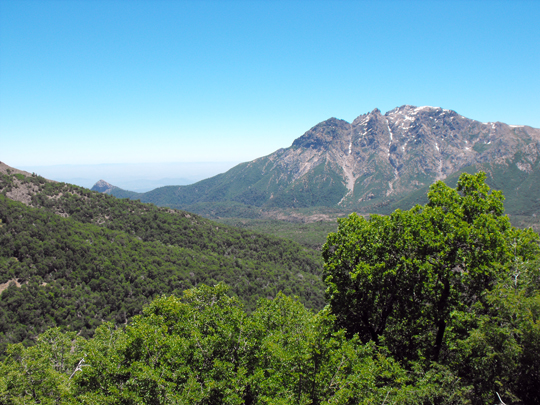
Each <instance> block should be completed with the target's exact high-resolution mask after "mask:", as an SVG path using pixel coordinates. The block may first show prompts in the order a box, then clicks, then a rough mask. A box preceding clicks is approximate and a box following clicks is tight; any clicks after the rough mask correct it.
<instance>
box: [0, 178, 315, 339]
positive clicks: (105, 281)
mask: <svg viewBox="0 0 540 405" xmlns="http://www.w3.org/2000/svg"><path fill="white" fill-rule="evenodd" d="M0 190H1V195H0V221H1V223H0V284H2V285H3V288H5V290H4V291H3V292H2V294H1V295H0V343H1V345H2V346H1V348H0V350H1V349H2V348H3V347H5V344H6V343H10V342H20V341H24V342H26V343H27V344H31V342H32V339H34V338H35V336H37V335H38V334H39V333H41V332H43V331H45V330H46V329H47V328H49V327H53V326H62V327H65V328H67V330H73V331H76V332H77V333H80V334H81V335H82V336H91V335H92V333H93V331H94V329H95V328H96V327H97V326H98V325H99V324H100V323H101V322H103V321H112V322H114V323H126V322H127V321H128V320H129V319H130V318H131V317H132V316H133V315H136V314H138V313H140V311H141V309H142V307H143V305H144V304H146V303H148V302H150V301H151V300H152V299H154V298H155V297H157V296H159V295H161V294H173V293H176V294H178V293H181V292H182V291H183V290H185V289H188V288H191V287H194V286H197V285H198V284H200V283H205V284H209V285H214V284H216V283H218V282H226V283H227V284H228V285H230V286H231V288H232V290H231V292H232V293H233V294H235V295H237V296H238V297H239V299H240V300H241V301H242V302H243V303H244V304H245V306H246V308H247V309H248V310H252V309H254V308H255V305H256V302H257V300H258V299H259V298H262V297H265V298H266V297H274V296H275V295H276V294H277V293H278V292H279V291H283V292H285V293H286V294H294V295H298V296H299V297H300V299H301V300H302V302H304V303H305V304H306V305H307V306H308V307H311V308H317V309H319V308H321V307H322V305H323V290H324V287H323V285H322V281H321V277H320V274H321V270H322V261H321V259H320V257H319V253H317V252H316V251H314V250H310V249H307V248H305V247H302V246H300V245H298V244H296V243H294V242H291V241H287V240H283V239H279V238H276V237H271V236H267V235H262V234H258V233H254V232H249V231H243V230H240V229H237V228H233V227H230V226H225V225H222V224H217V223H214V222H212V221H209V220H206V219H204V218H201V217H199V216H197V215H193V214H189V213H187V212H184V211H175V210H171V209H167V208H158V207H155V206H153V205H150V204H142V203H140V202H137V201H130V200H120V199H117V198H114V197H112V196H109V195H105V194H99V193H96V192H91V191H89V190H87V189H84V188H80V187H77V186H73V185H69V184H64V183H55V182H49V181H46V180H45V179H43V178H41V177H39V176H35V175H33V176H25V175H23V174H20V173H19V174H5V175H2V176H1V178H0ZM11 199H18V200H20V201H24V202H26V204H27V205H25V204H23V203H21V202H17V201H13V200H11ZM6 287H7V288H6Z"/></svg>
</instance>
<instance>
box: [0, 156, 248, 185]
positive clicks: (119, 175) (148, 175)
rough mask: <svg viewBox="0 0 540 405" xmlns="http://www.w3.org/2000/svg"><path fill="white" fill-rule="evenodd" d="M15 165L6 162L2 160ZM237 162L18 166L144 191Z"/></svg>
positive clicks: (209, 173)
mask: <svg viewBox="0 0 540 405" xmlns="http://www.w3.org/2000/svg"><path fill="white" fill-rule="evenodd" d="M4 163H6V164H7V165H9V166H12V167H15V166H13V165H12V164H10V163H9V162H4ZM239 163H241V162H165V163H109V164H96V165H76V164H69V165H44V166H26V165H22V166H18V167H15V168H16V169H19V170H25V171H27V172H30V173H36V174H38V175H40V176H43V177H45V178H47V179H50V180H56V181H61V182H65V183H71V184H76V185H78V186H82V187H86V188H92V186H93V185H94V184H95V183H96V182H98V181H99V180H105V181H106V182H108V183H110V184H112V185H114V186H117V187H120V188H123V189H124V190H130V191H136V192H145V191H150V190H153V189H155V188H158V187H163V186H173V185H175V186H182V185H188V184H192V183H196V182H197V181H200V180H204V179H206V178H209V177H213V176H215V175H217V174H220V173H224V172H226V171H227V170H229V169H230V168H232V167H234V166H236V165H237V164H239Z"/></svg>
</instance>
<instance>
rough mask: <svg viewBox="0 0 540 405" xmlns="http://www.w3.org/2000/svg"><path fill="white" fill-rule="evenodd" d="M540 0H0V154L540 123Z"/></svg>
mask: <svg viewBox="0 0 540 405" xmlns="http://www.w3.org/2000/svg"><path fill="white" fill-rule="evenodd" d="M539 21H540V1H516V0H512V1H510V0H509V1H487V0H485V1H482V0H476V1H474V0H473V1H452V0H450V1H443V0H439V1H428V0H421V1H405V0H403V1H384V0H383V1H313V0H309V1H290V0H287V1H277V0H267V1H233V0H226V1H194V0H193V1H163V0H161V1H160V0H158V1H131V0H130V1H127V0H126V1H121V0H109V1H99V0H88V1H67V0H66V1H52V0H46V1H44V0H39V1H24V0H22V1H21V0H17V1H14V0H13V1H10V0H0V160H1V161H3V162H6V163H7V164H9V165H11V166H15V167H25V166H37V165H62V164H104V163H159V162H206V161H207V162H219V161H247V160H251V159H254V158H257V157H260V156H263V155H267V154H269V153H272V152H273V151H275V150H276V149H279V148H281V147H288V146H290V145H291V143H292V142H293V140H294V139H295V138H297V137H299V136H300V135H302V134H303V133H304V132H305V131H307V130H308V129H309V128H311V127H312V126H314V125H316V124H317V123H318V122H320V121H323V120H325V119H327V118H330V117H338V118H342V119H345V120H347V121H352V120H353V119H354V118H355V117H357V116H358V115H360V114H363V113H366V112H368V111H371V110H373V109H374V108H379V109H380V110H381V111H382V112H383V113H384V112H386V111H388V110H390V109H392V108H394V107H397V106H400V105H403V104H412V105H432V106H441V107H444V108H447V109H452V110H456V111H457V112H458V113H460V114H462V115H464V116H466V117H469V118H473V119H477V120H480V121H484V122H486V121H502V122H506V123H508V124H526V125H531V126H533V127H540V26H539Z"/></svg>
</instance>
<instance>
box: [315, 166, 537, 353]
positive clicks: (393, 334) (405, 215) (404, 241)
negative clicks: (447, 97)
mask: <svg viewBox="0 0 540 405" xmlns="http://www.w3.org/2000/svg"><path fill="white" fill-rule="evenodd" d="M485 177H486V176H485V174H484V173H478V174H475V175H469V174H463V175H462V176H461V177H460V179H459V182H458V186H457V189H452V188H450V187H448V186H446V185H445V184H444V183H443V182H437V183H435V184H433V185H432V186H431V187H430V190H429V193H428V203H427V204H426V205H425V206H415V207H414V208H412V209H411V210H409V211H401V210H396V211H395V212H394V213H392V214H391V215H390V216H387V217H383V216H378V215H372V216H371V217H370V218H369V219H368V220H366V219H364V218H362V217H359V216H358V215H356V214H351V215H350V216H349V217H348V218H346V219H341V220H339V226H338V231H337V232H336V233H331V234H330V235H329V236H328V239H327V243H326V244H325V246H324V247H323V258H324V260H325V267H324V277H325V282H326V284H327V286H328V288H327V298H328V300H329V304H330V307H331V310H332V312H333V313H334V314H335V316H336V323H337V326H338V327H343V328H345V329H347V331H348V333H349V335H350V336H352V335H354V334H356V333H358V335H359V337H360V339H361V340H362V341H364V342H367V341H369V340H373V341H375V342H376V343H378V344H382V345H385V346H386V347H388V348H389V349H390V351H391V353H392V354H393V355H394V356H396V358H398V359H405V360H408V361H415V360H426V361H428V362H429V361H432V360H435V361H438V360H439V361H442V360H444V358H445V356H446V355H447V348H448V347H447V339H446V335H447V331H448V330H453V326H454V325H453V319H455V318H456V317H457V315H458V314H460V313H464V314H466V313H468V312H470V308H471V306H472V305H474V304H475V303H476V302H480V303H483V302H485V292H486V291H488V290H490V289H492V288H493V286H494V284H495V282H496V280H497V277H498V276H499V274H498V273H499V271H500V270H499V269H500V268H501V266H500V265H504V264H508V263H512V262H514V261H516V260H522V261H526V260H528V259H530V258H532V257H534V255H535V254H536V253H537V252H538V235H536V234H535V233H534V232H532V231H530V230H518V229H516V228H514V227H512V226H511V224H510V221H509V220H508V218H507V217H506V216H505V215H504V209H503V200H504V197H503V195H502V193H501V192H498V191H491V190H490V189H489V187H488V186H487V185H486V184H485V182H484V181H485ZM453 333H454V336H455V334H456V333H457V331H456V330H453ZM462 333H463V335H464V336H466V335H467V330H463V331H462Z"/></svg>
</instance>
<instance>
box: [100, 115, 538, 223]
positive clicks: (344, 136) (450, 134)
mask: <svg viewBox="0 0 540 405" xmlns="http://www.w3.org/2000/svg"><path fill="white" fill-rule="evenodd" d="M518 155H519V158H517V156H518ZM539 156H540V129H536V128H532V127H530V126H526V125H508V124H505V123H501V122H488V123H482V122H480V121H476V120H473V119H469V118H466V117H464V116H462V115H460V114H458V113H457V112H455V111H453V110H448V109H443V108H441V107H430V106H422V107H415V106H411V105H403V106H401V107H396V108H394V109H392V110H390V111H388V112H386V113H385V114H384V115H383V114H382V113H381V111H380V110H379V109H374V110H372V111H371V112H369V113H366V114H361V115H359V116H358V117H357V118H355V119H354V120H353V122H351V123H349V122H347V121H345V120H341V119H338V118H330V119H328V120H326V121H323V122H320V123H318V124H317V125H315V126H314V127H312V128H311V129H309V130H308V131H306V132H305V133H304V134H303V135H302V136H300V137H299V138H297V139H295V140H294V141H293V143H292V145H291V146H290V147H288V148H281V149H278V150H277V151H275V152H273V153H271V154H269V155H267V156H263V157H260V158H257V159H254V160H252V161H250V162H245V163H241V164H239V165H237V166H235V167H233V168H232V169H230V170H229V171H227V172H225V173H222V174H219V175H217V176H214V177H211V178H209V179H205V180H202V181H199V182H197V183H194V184H191V185H187V186H165V187H160V188H157V189H154V190H152V191H149V192H147V193H134V194H132V195H129V193H126V191H125V190H121V189H113V190H112V191H110V193H111V194H112V195H115V196H118V197H123V198H125V197H129V198H135V199H140V200H141V201H143V202H152V203H155V204H157V205H162V206H169V207H172V208H180V209H186V210H190V211H194V212H199V213H202V212H208V211H209V210H210V211H212V210H214V208H216V209H215V210H216V211H217V212H221V213H222V214H224V216H227V215H228V214H227V213H226V210H223V209H222V208H223V207H221V208H220V206H219V205H220V204H221V205H223V204H227V207H229V208H230V207H236V208H235V209H234V210H233V211H234V212H238V210H240V211H241V209H244V210H246V211H250V212H251V214H253V215H256V211H257V210H271V209H285V208H293V209H301V208H310V207H331V208H333V209H337V210H345V211H352V210H356V211H359V212H377V211H378V210H380V208H381V207H384V206H388V205H390V204H393V203H394V202H396V201H399V200H401V199H403V198H405V197H406V196H407V195H408V194H410V193H413V192H415V191H417V190H419V189H421V188H423V187H426V186H428V185H429V184H431V183H433V182H434V181H437V180H443V179H446V178H447V177H448V176H450V175H452V174H455V173H458V172H460V171H463V170H465V169H466V168H472V167H478V169H479V170H480V169H482V167H484V168H487V169H489V170H491V171H494V172H498V171H505V170H506V169H505V167H508V165H514V166H515V167H516V168H517V169H518V170H519V171H521V172H523V173H527V174H528V175H531V174H532V173H533V172H534V171H535V170H537V169H538V167H537V166H538V165H537V162H538V160H539V159H538V157H539ZM467 170H469V169H467ZM492 177H493V176H492ZM505 187H506V185H505ZM240 207H242V208H240ZM220 210H221V211H220ZM251 214H250V215H251ZM235 215H236V214H235Z"/></svg>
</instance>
